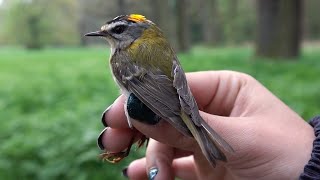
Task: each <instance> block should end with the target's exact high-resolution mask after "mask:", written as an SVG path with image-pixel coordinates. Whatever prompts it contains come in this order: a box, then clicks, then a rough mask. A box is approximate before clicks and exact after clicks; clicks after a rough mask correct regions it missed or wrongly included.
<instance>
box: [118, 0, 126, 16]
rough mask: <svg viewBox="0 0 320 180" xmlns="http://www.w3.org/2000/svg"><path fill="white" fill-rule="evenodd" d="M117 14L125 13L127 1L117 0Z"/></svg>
mask: <svg viewBox="0 0 320 180" xmlns="http://www.w3.org/2000/svg"><path fill="white" fill-rule="evenodd" d="M118 14H119V15H120V14H127V3H126V1H125V0H118Z"/></svg>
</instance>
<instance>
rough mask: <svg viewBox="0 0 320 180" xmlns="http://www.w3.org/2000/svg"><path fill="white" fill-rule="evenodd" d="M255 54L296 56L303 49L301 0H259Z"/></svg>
mask: <svg viewBox="0 0 320 180" xmlns="http://www.w3.org/2000/svg"><path fill="white" fill-rule="evenodd" d="M257 5H258V24H257V25H258V27H257V30H258V33H257V42H256V43H257V44H256V46H257V47H256V55H258V56H262V57H284V58H295V57H298V56H299V53H300V43H301V35H302V33H301V31H302V30H301V29H302V11H303V7H302V5H303V2H302V0H259V1H258V4H257Z"/></svg>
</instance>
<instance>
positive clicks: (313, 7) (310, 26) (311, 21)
mask: <svg viewBox="0 0 320 180" xmlns="http://www.w3.org/2000/svg"><path fill="white" fill-rule="evenodd" d="M304 3H305V7H306V8H305V9H306V11H305V19H304V20H305V22H304V23H305V24H304V33H305V37H306V38H307V39H308V40H313V41H314V40H320V21H319V19H318V13H319V8H320V1H319V0H308V1H304Z"/></svg>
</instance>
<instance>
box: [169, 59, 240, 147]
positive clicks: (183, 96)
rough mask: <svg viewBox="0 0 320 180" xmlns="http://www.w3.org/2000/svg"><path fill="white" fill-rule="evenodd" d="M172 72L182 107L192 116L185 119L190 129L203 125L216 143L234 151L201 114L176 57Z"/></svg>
mask: <svg viewBox="0 0 320 180" xmlns="http://www.w3.org/2000/svg"><path fill="white" fill-rule="evenodd" d="M172 74H173V77H174V79H173V86H174V87H175V88H176V91H177V93H178V96H179V100H180V106H181V109H182V110H183V112H184V113H185V114H186V115H187V116H189V117H190V118H185V119H184V122H185V124H186V125H187V126H188V127H189V129H190V128H191V127H192V126H194V125H195V126H197V127H203V128H204V129H205V131H206V132H207V134H208V136H209V138H210V139H211V141H212V142H213V143H214V144H218V145H219V146H220V147H222V148H223V149H224V150H226V151H228V152H233V151H234V150H233V148H232V147H231V146H230V145H229V144H228V143H227V142H226V141H225V140H224V139H223V138H222V137H221V136H220V135H219V134H218V133H217V132H215V131H214V130H213V129H212V128H211V127H210V126H209V125H208V124H207V123H206V122H205V121H204V120H203V119H202V117H201V116H200V114H199V108H198V105H197V103H196V101H195V99H194V97H193V95H192V93H191V90H190V88H189V86H188V83H187V79H186V76H185V73H184V71H183V69H182V68H181V65H180V63H179V61H178V60H177V59H176V58H175V59H174V61H173V66H172ZM194 136H195V135H194Z"/></svg>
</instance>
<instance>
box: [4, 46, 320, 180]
mask: <svg viewBox="0 0 320 180" xmlns="http://www.w3.org/2000/svg"><path fill="white" fill-rule="evenodd" d="M108 56H109V50H108V49H107V48H66V49H44V50H41V51H27V50H24V49H19V48H2V49H0V118H1V126H0V131H1V133H0V142H1V146H0V177H2V178H1V179H58V178H63V179H89V178H90V179H108V177H109V178H111V177H112V179H117V178H118V179H121V175H120V174H121V173H120V172H121V169H122V168H123V167H124V166H126V165H127V164H128V163H129V162H130V161H131V160H133V159H135V158H137V157H141V153H132V154H131V156H130V157H129V158H127V159H126V160H125V161H123V162H122V163H120V164H117V165H114V164H109V163H103V162H101V161H100V160H99V159H98V158H97V157H98V154H99V153H100V151H99V150H98V148H97V147H96V138H97V136H98V133H99V132H100V130H101V129H102V125H101V123H100V114H101V112H102V111H103V110H104V108H106V107H107V106H108V105H109V104H111V103H112V102H113V100H114V99H115V98H116V97H117V96H118V94H119V91H118V88H117V87H116V85H115V83H114V82H113V80H112V78H111V74H110V71H109V67H108V65H107V60H108ZM179 57H180V60H181V63H182V65H183V67H184V69H185V70H186V71H188V72H190V71H201V70H221V69H229V70H236V71H241V72H245V73H248V74H250V75H252V76H254V77H255V78H256V79H258V80H259V81H260V82H262V84H264V85H265V86H266V87H267V88H268V89H270V91H272V92H273V93H274V94H276V95H277V96H278V97H279V98H281V99H282V100H283V101H284V102H285V103H286V104H288V105H289V106H290V107H291V108H293V109H294V110H295V111H296V112H298V113H299V114H300V115H301V116H302V117H303V118H305V119H309V118H311V117H313V116H315V115H316V114H317V113H319V111H320V95H319V90H320V78H319V75H320V48H311V47H309V48H305V49H304V51H303V54H302V56H301V58H300V59H298V61H289V62H288V61H266V60H257V59H254V57H253V50H252V49H250V48H246V47H244V48H215V49H207V48H201V47H197V48H194V49H193V50H192V51H191V52H189V53H187V54H181V55H179Z"/></svg>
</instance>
